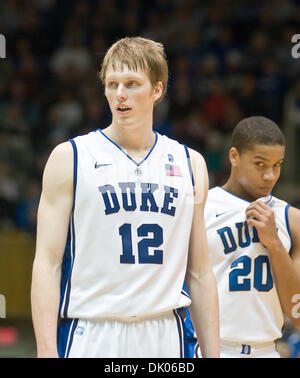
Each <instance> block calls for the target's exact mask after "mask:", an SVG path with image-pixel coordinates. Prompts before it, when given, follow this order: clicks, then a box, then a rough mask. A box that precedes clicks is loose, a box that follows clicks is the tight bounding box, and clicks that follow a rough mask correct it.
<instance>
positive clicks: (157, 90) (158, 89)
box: [153, 81, 164, 102]
mask: <svg viewBox="0 0 300 378" xmlns="http://www.w3.org/2000/svg"><path fill="white" fill-rule="evenodd" d="M163 89H164V85H163V83H162V82H161V81H158V82H157V83H156V84H155V87H154V90H153V94H154V102H157V101H158V100H159V99H160V98H161V96H162V93H163Z"/></svg>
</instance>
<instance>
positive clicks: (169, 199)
mask: <svg viewBox="0 0 300 378" xmlns="http://www.w3.org/2000/svg"><path fill="white" fill-rule="evenodd" d="M164 190H165V198H164V205H163V207H162V209H161V212H162V213H164V214H168V215H172V216H174V215H175V211H176V207H175V206H171V207H169V205H170V204H171V203H173V201H174V198H177V197H178V189H176V188H171V187H170V186H164Z"/></svg>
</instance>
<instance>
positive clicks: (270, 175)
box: [263, 168, 276, 181]
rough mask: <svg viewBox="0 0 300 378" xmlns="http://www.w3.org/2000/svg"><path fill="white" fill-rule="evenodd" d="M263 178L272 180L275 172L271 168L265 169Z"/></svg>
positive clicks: (274, 177)
mask: <svg viewBox="0 0 300 378" xmlns="http://www.w3.org/2000/svg"><path fill="white" fill-rule="evenodd" d="M263 178H264V180H266V181H274V180H275V179H276V174H275V172H274V170H273V169H272V168H269V169H267V170H265V172H264V175H263Z"/></svg>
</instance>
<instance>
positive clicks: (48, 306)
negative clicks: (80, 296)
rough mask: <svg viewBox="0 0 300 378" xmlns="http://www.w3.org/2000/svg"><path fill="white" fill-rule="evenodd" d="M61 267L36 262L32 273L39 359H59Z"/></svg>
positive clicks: (32, 293) (32, 295) (32, 292)
mask: <svg viewBox="0 0 300 378" xmlns="http://www.w3.org/2000/svg"><path fill="white" fill-rule="evenodd" d="M59 283H60V269H59V267H51V266H50V265H48V264H47V263H44V262H41V261H38V260H36V261H35V262H34V266H33V273H32V288H31V306H32V319H33V325H34V331H35V336H36V342H37V356H38V357H58V354H57V316H58V308H59V290H60V288H59V286H60V285H59Z"/></svg>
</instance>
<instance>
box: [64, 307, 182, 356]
mask: <svg viewBox="0 0 300 378" xmlns="http://www.w3.org/2000/svg"><path fill="white" fill-rule="evenodd" d="M57 339H58V340H57V344H58V354H59V357H61V358H67V357H70V358H72V357H73V358H76V357H83V358H89V357H90V358H96V357H99V358H104V357H106V358H180V357H185V354H186V350H187V349H186V348H187V343H186V342H185V340H184V333H183V319H182V318H181V316H180V315H179V313H178V312H177V311H176V310H174V311H170V312H168V313H164V314H161V315H160V316H155V317H147V318H145V317H134V318H130V319H107V320H106V319H105V320H102V319H101V320H98V319H97V320H90V319H89V320H83V319H60V320H59V325H58V332H57Z"/></svg>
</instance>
